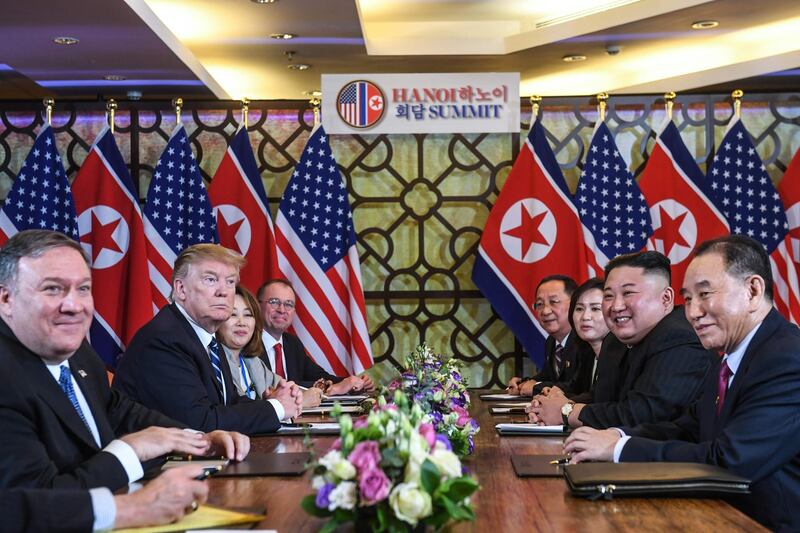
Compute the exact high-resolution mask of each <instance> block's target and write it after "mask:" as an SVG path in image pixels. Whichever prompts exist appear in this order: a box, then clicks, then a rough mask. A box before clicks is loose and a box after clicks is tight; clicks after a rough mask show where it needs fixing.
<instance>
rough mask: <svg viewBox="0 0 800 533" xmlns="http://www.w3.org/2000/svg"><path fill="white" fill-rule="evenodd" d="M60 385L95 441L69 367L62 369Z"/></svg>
mask: <svg viewBox="0 0 800 533" xmlns="http://www.w3.org/2000/svg"><path fill="white" fill-rule="evenodd" d="M58 384H59V385H61V390H63V391H64V394H66V395H67V398H69V402H70V403H71V404H72V407H73V409H75V412H76V413H78V416H79V417H81V421H82V422H83V425H84V426H86V429H88V430H89V434H90V435H92V438H93V439H94V433H92V428H91V427H90V426H89V422H87V421H86V416H85V415H84V414H83V410H82V409H81V404H79V403H78V395H77V394H75V389H74V388H73V387H72V373H71V372H70V371H69V367H68V366H62V367H61V375H60V376H59V377H58Z"/></svg>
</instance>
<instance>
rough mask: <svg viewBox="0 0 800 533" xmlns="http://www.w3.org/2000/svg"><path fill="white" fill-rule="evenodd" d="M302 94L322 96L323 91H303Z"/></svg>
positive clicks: (313, 96) (312, 96) (315, 96)
mask: <svg viewBox="0 0 800 533" xmlns="http://www.w3.org/2000/svg"><path fill="white" fill-rule="evenodd" d="M302 94H303V96H307V97H309V98H319V97H320V96H322V91H320V90H319V89H317V90H314V91H303V93H302Z"/></svg>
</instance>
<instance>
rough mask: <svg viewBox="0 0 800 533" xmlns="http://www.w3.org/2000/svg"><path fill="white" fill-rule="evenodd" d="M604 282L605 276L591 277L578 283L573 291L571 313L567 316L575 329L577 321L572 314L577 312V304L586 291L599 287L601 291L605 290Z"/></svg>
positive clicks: (570, 302)
mask: <svg viewBox="0 0 800 533" xmlns="http://www.w3.org/2000/svg"><path fill="white" fill-rule="evenodd" d="M604 283H605V281H604V280H603V278H589V279H587V280H586V281H584V282H583V283H581V284H580V285H578V288H576V289H575V292H573V293H572V298H571V299H570V301H569V315H568V316H567V319H568V320H569V325H570V327H571V328H572V329H573V330H574V329H575V321H574V320H573V319H572V314H573V313H574V312H575V306H576V305H578V300H579V299H580V297H581V296H583V295H584V293H587V292H589V291H591V290H594V289H599V290H600V292H603V284H604Z"/></svg>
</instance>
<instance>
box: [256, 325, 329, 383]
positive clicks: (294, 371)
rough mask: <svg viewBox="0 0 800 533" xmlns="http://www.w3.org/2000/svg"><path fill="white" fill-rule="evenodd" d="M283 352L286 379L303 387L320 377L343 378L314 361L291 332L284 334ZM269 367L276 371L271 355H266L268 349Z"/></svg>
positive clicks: (266, 361) (265, 358)
mask: <svg viewBox="0 0 800 533" xmlns="http://www.w3.org/2000/svg"><path fill="white" fill-rule="evenodd" d="M282 339H283V354H284V356H285V359H286V379H287V380H288V381H294V382H295V383H297V384H298V385H302V386H303V387H310V386H312V385H313V384H314V382H315V381H317V380H318V379H329V380H331V381H333V382H334V383H339V382H340V381H342V379H343V378H340V377H339V376H334V375H333V374H328V373H327V372H325V370H324V369H323V368H322V367H321V366H319V365H318V364H317V363H315V362H314V360H313V359H311V357H310V356H309V355H308V354H307V353H306V349H305V347H304V346H303V343H302V342H301V341H300V339H298V338H297V336H295V335H292V334H291V333H288V332H284V333H283V336H282ZM263 360H264V362H265V363H266V364H267V368H269V369H270V370H272V371H273V372H274V371H275V369H274V368H272V365H270V364H269V357H267V356H266V350H265V351H264V356H263Z"/></svg>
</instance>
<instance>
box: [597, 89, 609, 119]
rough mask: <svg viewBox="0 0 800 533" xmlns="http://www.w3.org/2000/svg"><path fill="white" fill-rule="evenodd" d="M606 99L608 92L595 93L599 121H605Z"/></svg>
mask: <svg viewBox="0 0 800 533" xmlns="http://www.w3.org/2000/svg"><path fill="white" fill-rule="evenodd" d="M607 101H608V93H599V94H598V95H597V107H598V111H597V112H598V114H599V115H600V122H605V121H606V102H607Z"/></svg>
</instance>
